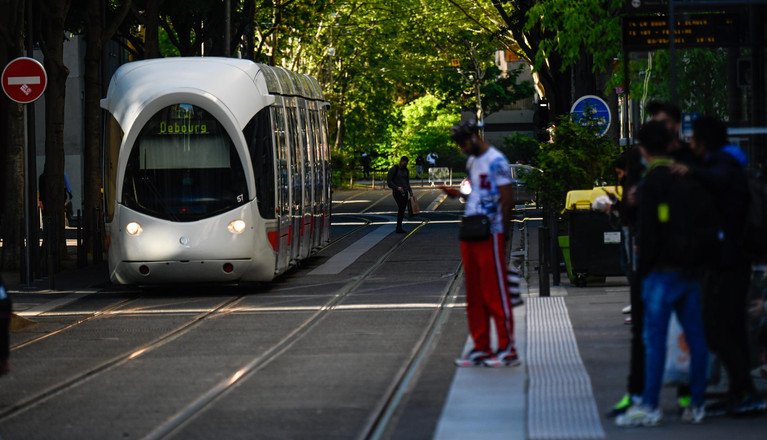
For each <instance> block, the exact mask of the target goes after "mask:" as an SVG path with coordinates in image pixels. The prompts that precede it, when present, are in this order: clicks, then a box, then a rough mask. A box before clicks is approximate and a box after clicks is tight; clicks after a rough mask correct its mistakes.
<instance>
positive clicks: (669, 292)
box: [642, 272, 708, 408]
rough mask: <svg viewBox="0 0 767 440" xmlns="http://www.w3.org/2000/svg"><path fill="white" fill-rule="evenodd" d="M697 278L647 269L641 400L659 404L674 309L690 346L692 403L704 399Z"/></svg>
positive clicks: (704, 358) (703, 344) (703, 349)
mask: <svg viewBox="0 0 767 440" xmlns="http://www.w3.org/2000/svg"><path fill="white" fill-rule="evenodd" d="M700 296H701V289H700V282H699V281H698V280H697V279H696V278H694V277H692V276H689V275H685V274H683V273H681V272H650V273H649V274H648V275H647V276H646V277H645V278H644V279H643V280H642V300H643V301H644V307H645V308H644V343H645V383H644V393H643V394H642V403H643V404H645V405H647V406H649V407H650V408H657V407H658V400H659V397H660V389H661V386H662V385H663V370H664V366H665V363H666V339H667V337H668V325H669V320H670V319H671V312H676V316H677V318H679V323H680V324H681V325H682V329H683V330H684V335H685V339H686V340H687V346H688V347H689V348H690V389H691V391H692V404H693V405H694V406H700V405H703V403H704V393H705V391H706V371H707V367H708V348H707V347H706V337H705V334H704V330H703V317H702V314H701V306H700Z"/></svg>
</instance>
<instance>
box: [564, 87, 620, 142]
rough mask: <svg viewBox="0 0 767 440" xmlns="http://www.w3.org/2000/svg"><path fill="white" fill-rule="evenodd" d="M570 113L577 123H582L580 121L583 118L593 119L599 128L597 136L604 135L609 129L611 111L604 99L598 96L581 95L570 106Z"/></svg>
mask: <svg viewBox="0 0 767 440" xmlns="http://www.w3.org/2000/svg"><path fill="white" fill-rule="evenodd" d="M570 113H571V114H572V116H573V121H575V122H576V123H578V124H582V122H581V121H582V120H584V119H591V120H595V121H596V122H597V127H598V128H599V136H604V135H605V134H606V133H607V130H609V129H610V122H611V119H612V112H610V107H609V106H608V105H607V103H606V102H605V101H604V99H602V98H600V97H599V96H594V95H586V96H581V97H580V98H578V100H577V101H575V103H574V104H573V106H572V107H571V108H570Z"/></svg>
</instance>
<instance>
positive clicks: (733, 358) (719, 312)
mask: <svg viewBox="0 0 767 440" xmlns="http://www.w3.org/2000/svg"><path fill="white" fill-rule="evenodd" d="M691 146H692V149H693V151H695V152H696V154H698V155H699V156H700V157H701V158H702V165H700V166H695V165H692V166H687V165H681V164H679V165H676V166H675V167H674V171H675V172H676V173H677V174H680V175H686V176H689V177H691V178H693V179H695V180H697V181H699V182H701V183H702V184H703V185H704V186H705V187H706V188H707V189H709V191H711V193H712V195H713V203H714V207H715V212H716V215H717V223H718V231H717V238H718V242H717V243H716V246H715V247H714V249H716V250H715V254H714V255H713V256H712V257H713V261H712V264H711V265H710V267H709V270H708V271H707V273H706V276H705V279H704V283H703V318H704V322H705V325H706V338H707V340H708V343H709V345H710V346H711V349H712V351H713V352H714V353H716V355H717V356H718V357H719V359H720V360H721V361H722V364H723V365H724V368H725V370H726V371H727V375H728V377H729V393H728V399H727V400H726V401H725V402H720V403H719V404H718V405H715V406H714V407H715V408H712V409H715V410H716V411H717V412H718V411H719V410H720V409H721V410H722V411H726V412H729V413H730V414H732V415H741V414H749V413H754V412H761V411H764V410H765V409H767V402H765V400H764V399H763V398H761V397H760V396H759V395H758V394H757V392H756V389H755V387H754V383H753V380H752V379H751V376H750V368H749V366H750V353H749V346H748V330H747V323H748V317H747V301H748V288H749V279H750V276H751V262H750V260H749V257H748V254H747V253H746V251H745V246H744V240H746V239H747V237H744V236H743V231H744V228H745V222H746V212H747V210H748V203H749V189H748V177H747V175H746V172H745V165H746V156H745V154H744V153H743V152H742V151H741V150H740V149H739V148H738V147H736V146H734V145H727V127H726V126H725V124H724V123H723V122H721V121H719V120H718V119H716V118H713V117H708V116H703V117H701V118H699V119H698V120H696V121H695V122H694V123H693V136H692V141H691Z"/></svg>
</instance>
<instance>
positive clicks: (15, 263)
mask: <svg viewBox="0 0 767 440" xmlns="http://www.w3.org/2000/svg"><path fill="white" fill-rule="evenodd" d="M0 10H2V11H5V13H4V14H2V15H1V16H0V64H2V66H5V65H6V64H8V62H9V61H11V60H12V59H14V58H17V57H19V56H21V55H22V53H23V48H24V44H23V35H24V33H23V29H24V11H25V2H24V0H0ZM0 99H2V102H1V103H0V164H1V165H0V238H2V239H3V247H2V249H1V250H0V268H2V269H7V270H12V269H17V268H18V267H19V263H20V257H21V254H20V252H19V251H20V248H21V244H22V243H23V241H22V238H23V235H24V234H23V232H22V230H23V228H22V225H23V224H24V220H25V219H26V215H25V214H24V173H25V172H26V170H25V169H24V154H25V150H24V107H23V106H22V105H19V104H16V103H14V102H12V101H11V100H10V99H7V98H6V97H5V96H2V97H0ZM29 105H31V104H29ZM31 148H34V145H33V146H31ZM33 178H34V177H33ZM32 203H35V202H34V201H33V202H32Z"/></svg>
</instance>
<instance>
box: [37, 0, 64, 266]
mask: <svg viewBox="0 0 767 440" xmlns="http://www.w3.org/2000/svg"><path fill="white" fill-rule="evenodd" d="M44 3H45V6H43V7H42V8H40V10H43V11H45V13H44V15H43V19H42V27H41V29H40V30H41V32H40V33H41V47H42V49H43V54H44V56H45V60H44V66H45V70H46V72H47V73H48V86H47V88H46V90H45V167H44V170H43V173H44V174H45V179H44V180H45V190H44V193H45V200H44V201H43V203H44V205H43V206H44V207H45V215H46V217H48V219H49V221H48V224H47V227H48V228H50V232H51V233H52V234H53V236H54V237H55V241H53V242H52V243H50V246H48V249H49V250H56V252H57V257H58V258H57V259H56V260H55V261H54V262H53V263H54V267H53V268H51V269H53V270H58V268H59V262H60V261H61V259H62V258H64V257H65V256H66V241H65V240H64V188H63V186H64V102H65V95H66V82H67V77H68V76H69V69H68V68H67V66H65V65H64V38H63V37H64V31H65V27H64V23H65V20H66V17H67V13H68V12H69V6H70V0H55V1H54V0H46V1H45V2H44ZM38 5H39V4H38Z"/></svg>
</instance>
